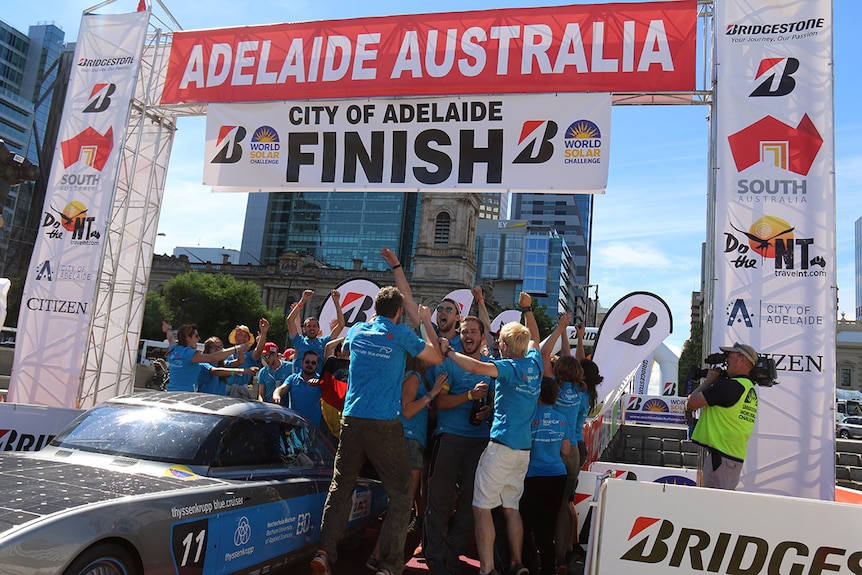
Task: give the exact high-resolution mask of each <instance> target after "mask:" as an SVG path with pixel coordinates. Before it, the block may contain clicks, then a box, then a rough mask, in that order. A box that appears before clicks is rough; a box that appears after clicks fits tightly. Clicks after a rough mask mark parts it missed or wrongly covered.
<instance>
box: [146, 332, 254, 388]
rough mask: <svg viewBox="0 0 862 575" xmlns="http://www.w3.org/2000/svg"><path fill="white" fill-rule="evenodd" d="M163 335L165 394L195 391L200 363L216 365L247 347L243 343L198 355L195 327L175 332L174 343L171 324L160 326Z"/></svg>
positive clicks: (199, 338)
mask: <svg viewBox="0 0 862 575" xmlns="http://www.w3.org/2000/svg"><path fill="white" fill-rule="evenodd" d="M162 331H164V332H165V335H166V336H167V338H168V353H167V355H166V356H165V359H166V360H167V362H168V366H169V367H170V379H169V380H168V387H167V391H197V389H198V375H200V367H199V366H198V364H200V363H210V364H217V363H218V362H220V361H221V360H223V359H227V358H228V357H229V356H230V355H232V354H235V353H240V354H241V353H244V352H245V351H246V350H247V349H248V346H249V342H245V343H242V344H239V345H236V346H234V347H229V348H227V349H222V350H218V351H213V352H212V353H203V352H201V351H198V343H199V342H200V340H201V336H200V334H199V333H198V326H196V325H195V324H193V323H187V324H184V325H182V326H180V329H178V330H177V337H176V340H175V339H174V333H173V331H172V330H171V326H170V324H168V323H167V322H162Z"/></svg>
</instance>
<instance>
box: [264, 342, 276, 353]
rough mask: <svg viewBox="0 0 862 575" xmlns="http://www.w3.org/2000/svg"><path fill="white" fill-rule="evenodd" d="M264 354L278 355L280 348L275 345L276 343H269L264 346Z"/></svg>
mask: <svg viewBox="0 0 862 575" xmlns="http://www.w3.org/2000/svg"><path fill="white" fill-rule="evenodd" d="M263 353H266V354H269V353H278V346H277V345H275V344H274V343H272V342H271V341H268V342H266V343H265V344H263Z"/></svg>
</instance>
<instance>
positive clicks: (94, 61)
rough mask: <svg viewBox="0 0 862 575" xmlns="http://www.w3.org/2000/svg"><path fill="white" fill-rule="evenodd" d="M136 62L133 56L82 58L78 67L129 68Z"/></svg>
mask: <svg viewBox="0 0 862 575" xmlns="http://www.w3.org/2000/svg"><path fill="white" fill-rule="evenodd" d="M134 61H135V59H134V58H132V57H131V56H126V57H123V58H80V59H79V60H78V66H82V67H84V68H101V67H103V66H127V65H129V64H132V63H133V62H134Z"/></svg>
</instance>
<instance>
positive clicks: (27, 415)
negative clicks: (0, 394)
mask: <svg viewBox="0 0 862 575" xmlns="http://www.w3.org/2000/svg"><path fill="white" fill-rule="evenodd" d="M82 413H84V410H83V409H70V408H66V407H45V406H43V405H24V404H20V403H0V451H39V450H40V449H42V448H43V447H45V446H46V445H47V444H48V443H49V442H50V441H51V440H52V439H53V438H54V436H55V435H57V433H59V432H60V430H62V429H63V428H64V427H66V426H67V425H68V424H69V423H71V422H72V420H73V419H75V418H76V417H78V416H79V415H81V414H82Z"/></svg>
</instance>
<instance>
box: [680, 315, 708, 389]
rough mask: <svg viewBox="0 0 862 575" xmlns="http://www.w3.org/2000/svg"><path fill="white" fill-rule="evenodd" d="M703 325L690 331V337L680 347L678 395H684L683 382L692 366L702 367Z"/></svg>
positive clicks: (696, 326) (698, 325) (699, 324)
mask: <svg viewBox="0 0 862 575" xmlns="http://www.w3.org/2000/svg"><path fill="white" fill-rule="evenodd" d="M703 357H704V356H703V323H702V322H701V323H698V324H697V325H695V326H694V327H692V330H691V336H690V337H689V338H688V339H687V340H686V342H685V343H684V344H683V346H682V353H681V354H680V356H679V374H678V376H679V379H678V381H679V394H680V395H686V393H685V382H686V380H687V379H688V372H689V370H690V369H691V368H692V367H693V366H697V367H703Z"/></svg>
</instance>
